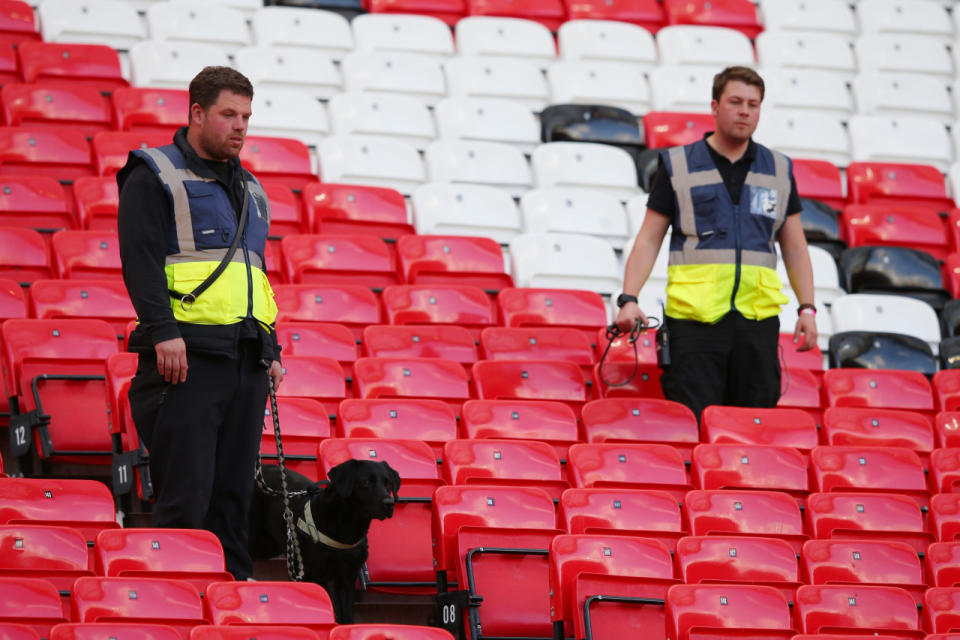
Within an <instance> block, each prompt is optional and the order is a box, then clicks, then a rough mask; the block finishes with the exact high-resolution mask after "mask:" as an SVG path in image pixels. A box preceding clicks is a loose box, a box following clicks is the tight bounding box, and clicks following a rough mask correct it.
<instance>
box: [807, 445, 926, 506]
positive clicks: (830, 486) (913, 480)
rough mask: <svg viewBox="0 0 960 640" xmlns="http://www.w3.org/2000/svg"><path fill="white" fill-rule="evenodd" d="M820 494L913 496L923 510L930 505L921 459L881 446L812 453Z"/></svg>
mask: <svg viewBox="0 0 960 640" xmlns="http://www.w3.org/2000/svg"><path fill="white" fill-rule="evenodd" d="M810 471H811V477H812V478H813V482H814V485H815V487H816V491H821V492H846V491H855V492H863V491H876V492H881V493H882V492H888V493H898V494H902V495H907V496H911V497H912V498H913V499H915V500H916V501H917V504H918V505H920V507H921V508H926V507H927V505H928V504H929V502H930V491H929V489H928V488H927V481H926V474H925V473H924V470H923V464H922V463H921V462H920V457H919V456H918V455H917V454H916V453H914V452H913V451H911V450H910V449H904V448H901V447H881V446H870V445H861V446H829V445H824V446H819V447H816V448H815V449H813V451H811V452H810Z"/></svg>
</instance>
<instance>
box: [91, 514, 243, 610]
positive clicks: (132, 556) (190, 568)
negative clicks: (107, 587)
mask: <svg viewBox="0 0 960 640" xmlns="http://www.w3.org/2000/svg"><path fill="white" fill-rule="evenodd" d="M96 552H97V570H98V571H99V572H100V573H102V575H105V576H120V577H140V578H172V579H176V580H183V581H185V582H189V583H190V584H192V585H193V586H194V587H195V588H196V590H197V593H198V594H199V595H200V596H202V595H203V592H204V590H205V589H206V588H207V585H209V584H210V583H211V582H218V581H223V580H227V581H229V580H233V577H232V576H231V575H230V574H229V573H227V571H226V569H225V568H224V558H223V547H222V546H221V544H220V540H218V539H217V536H215V535H214V534H212V533H210V532H209V531H205V530H203V529H113V530H107V531H101V532H100V534H99V535H97V543H96Z"/></svg>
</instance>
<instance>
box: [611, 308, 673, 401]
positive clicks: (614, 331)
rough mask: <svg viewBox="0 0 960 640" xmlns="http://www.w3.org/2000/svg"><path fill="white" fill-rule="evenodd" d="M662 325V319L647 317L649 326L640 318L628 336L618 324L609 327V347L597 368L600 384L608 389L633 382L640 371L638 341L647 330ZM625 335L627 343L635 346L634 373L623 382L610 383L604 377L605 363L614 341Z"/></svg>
mask: <svg viewBox="0 0 960 640" xmlns="http://www.w3.org/2000/svg"><path fill="white" fill-rule="evenodd" d="M660 324H661V322H660V319H659V318H655V317H653V316H647V324H644V323H642V322H640V318H637V321H636V322H635V323H634V325H633V327H632V328H631V329H630V331H628V332H627V333H626V334H625V333H624V332H623V331H621V330H620V327H618V326H617V325H616V323H614V324H611V325H610V326H608V327H607V330H606V338H607V346H606V347H605V348H604V350H603V355H601V356H600V362H599V364H598V366H597V373H598V375H599V377H600V382H601V383H602V384H604V385H606V386H607V387H625V386H627V385H628V384H630V383H631V382H633V379H634V378H635V377H636V376H637V372H638V371H640V354H639V353H638V352H637V340H639V339H640V336H641V335H643V333H644V332H646V330H647V329H656V328H658V327H659V326H660ZM623 335H626V336H627V342H629V343H630V344H631V345H633V372H632V373H631V374H630V376H629V377H628V378H627V379H626V380H624V381H623V382H609V381H607V380H606V379H605V378H604V377H603V363H604V362H605V361H606V359H607V354H608V353H610V347H612V346H613V341H614V340H616V339H617V338H619V337H620V336H623Z"/></svg>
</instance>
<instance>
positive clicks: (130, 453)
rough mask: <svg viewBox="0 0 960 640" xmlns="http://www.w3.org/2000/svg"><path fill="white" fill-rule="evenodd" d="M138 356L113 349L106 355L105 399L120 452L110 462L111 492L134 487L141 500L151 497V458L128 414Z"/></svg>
mask: <svg viewBox="0 0 960 640" xmlns="http://www.w3.org/2000/svg"><path fill="white" fill-rule="evenodd" d="M138 361H139V357H138V356H137V354H135V353H127V352H120V353H114V354H112V355H110V356H109V357H108V358H107V366H106V378H107V401H108V403H109V407H110V433H112V434H116V435H118V436H119V438H120V447H119V448H120V452H119V454H117V455H114V457H113V462H112V472H113V479H114V481H113V492H114V495H117V496H123V495H126V494H128V493H131V492H132V491H133V490H134V489H135V490H136V493H137V495H138V496H139V497H140V499H141V500H149V499H150V498H151V497H153V483H152V481H151V480H150V460H149V457H148V456H147V449H146V447H145V446H143V445H142V444H141V443H140V435H139V434H138V433H137V427H136V425H134V423H133V416H132V415H131V414H130V398H129V395H128V394H129V391H130V381H131V380H132V379H133V376H134V375H136V373H137V363H138Z"/></svg>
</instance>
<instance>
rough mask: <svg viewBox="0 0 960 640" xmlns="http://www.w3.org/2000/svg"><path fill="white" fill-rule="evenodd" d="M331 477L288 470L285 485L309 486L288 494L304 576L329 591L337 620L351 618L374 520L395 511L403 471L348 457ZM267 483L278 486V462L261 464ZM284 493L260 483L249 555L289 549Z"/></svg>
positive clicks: (271, 554)
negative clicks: (314, 479) (320, 478)
mask: <svg viewBox="0 0 960 640" xmlns="http://www.w3.org/2000/svg"><path fill="white" fill-rule="evenodd" d="M327 475H328V478H329V482H327V483H316V482H312V481H311V480H310V479H309V478H307V477H306V476H303V475H301V474H299V473H296V472H293V471H289V470H288V471H287V489H288V490H289V491H290V492H301V491H306V492H307V494H306V495H299V496H296V497H292V498H291V499H290V508H291V510H292V511H293V522H294V526H295V527H296V535H297V536H298V540H299V542H300V553H301V555H302V557H303V567H304V571H303V579H304V580H305V581H308V582H316V583H317V584H319V585H320V586H322V587H323V588H324V589H326V590H327V593H328V594H330V599H331V600H332V601H333V610H334V614H335V615H336V618H337V623H339V624H350V623H352V622H353V602H354V598H355V596H356V586H355V585H356V581H357V576H358V575H359V573H360V569H361V567H362V566H363V563H364V562H366V560H367V549H368V547H367V530H368V529H369V528H370V521H371V520H373V519H374V518H376V519H377V520H385V519H387V518H389V517H391V516H393V506H394V504H395V502H396V500H397V491H398V490H399V489H400V474H398V473H397V472H396V471H394V470H393V469H392V468H391V467H390V465H388V464H387V463H386V462H374V461H371V460H347V461H346V462H343V463H341V464H338V465H337V466H335V467H334V468H333V469H331V470H330V473H328V474H327ZM263 477H264V480H265V481H266V483H267V486H268V487H270V488H271V489H274V490H275V491H276V492H277V493H278V494H279V492H280V468H279V467H277V466H267V465H264V467H263ZM286 540H287V533H286V522H285V521H284V519H283V498H282V497H281V496H280V495H272V494H270V493H266V492H264V491H262V490H261V489H260V488H259V487H256V488H255V489H254V491H253V501H252V505H251V508H250V555H252V556H253V557H254V559H263V558H272V557H274V556H278V555H284V554H285V553H286Z"/></svg>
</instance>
